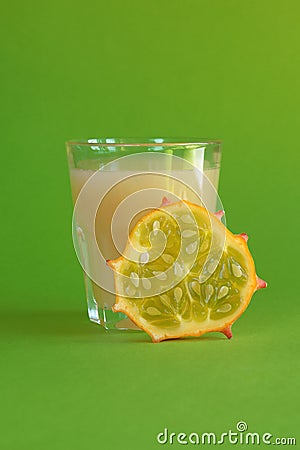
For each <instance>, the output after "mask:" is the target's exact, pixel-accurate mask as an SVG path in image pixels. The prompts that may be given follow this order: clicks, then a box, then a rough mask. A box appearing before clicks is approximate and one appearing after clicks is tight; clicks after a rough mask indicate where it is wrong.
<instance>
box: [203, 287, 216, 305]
mask: <svg viewBox="0 0 300 450" xmlns="http://www.w3.org/2000/svg"><path fill="white" fill-rule="evenodd" d="M213 293H214V288H213V287H212V285H211V284H208V285H207V286H206V288H205V295H206V297H205V302H206V303H207V302H208V301H209V299H210V298H211V296H212V295H213Z"/></svg>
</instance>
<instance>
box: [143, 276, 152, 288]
mask: <svg viewBox="0 0 300 450" xmlns="http://www.w3.org/2000/svg"><path fill="white" fill-rule="evenodd" d="M142 285H143V288H144V289H151V281H150V280H148V278H142Z"/></svg>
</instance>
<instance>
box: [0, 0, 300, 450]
mask: <svg viewBox="0 0 300 450" xmlns="http://www.w3.org/2000/svg"><path fill="white" fill-rule="evenodd" d="M299 19H300V6H299V2H298V1H296V0H295V1H291V0H285V1H282V0H272V1H271V0H270V1H264V0H252V1H250V0H249V1H241V0H185V1H184V2H183V1H181V0H169V1H167V0H152V1H146V0H128V1H121V0H110V1H107V2H105V1H92V0H86V1H85V2H79V1H74V0H72V1H66V0H60V1H57V0H53V1H51V2H38V1H32V0H30V1H27V2H21V1H11V2H6V4H5V5H3V6H2V14H1V19H0V20H1V26H0V33H1V54H2V57H1V61H2V68H1V88H2V89H1V90H2V94H1V169H2V170H1V173H2V174H1V184H2V188H1V228H2V229H1V275H2V276H1V278H2V281H1V324H0V326H1V328H0V333H1V339H0V346H1V360H2V369H1V384H2V388H1V403H0V414H1V418H0V448H1V449H5V450H22V449H25V450H27V449H30V450H35V449H38V450H48V449H49V450H50V449H51V450H53V449H55V450H89V449H116V448H124V449H141V448H145V449H146V448H147V449H156V448H160V446H159V445H158V444H157V443H156V434H157V433H159V432H160V431H162V430H163V428H164V427H168V429H169V430H170V431H174V432H176V433H178V432H180V431H183V432H192V431H195V432H198V433H200V432H204V431H213V432H216V433H221V432H226V431H227V430H228V429H230V428H231V429H233V430H234V429H235V425H236V423H237V421H239V420H244V421H246V422H247V423H248V427H249V430H250V431H257V432H270V433H272V434H273V435H274V436H279V437H280V436H295V437H297V433H298V430H299V427H298V424H299V412H298V411H299V369H300V366H299V287H298V281H299V278H298V271H299V264H298V253H299V236H298V233H299V231H298V230H299V188H298V184H299V181H298V177H299V175H298V171H299V169H298V168H299V163H300V158H299V128H300V114H299V104H300V93H299V79H300V60H299V55H300V45H299V39H300V36H299V35H300V33H299ZM161 135H163V136H175V137H176V136H200V137H212V138H220V139H222V140H223V141H224V146H223V161H222V171H221V182H220V194H221V197H222V200H223V203H224V205H225V209H226V212H227V224H228V226H229V228H230V229H231V230H232V231H233V232H242V231H246V232H248V233H249V235H250V242H249V245H250V248H251V251H252V252H253V254H254V258H255V261H256V264H257V271H258V273H259V274H260V275H261V276H262V277H263V278H264V279H266V280H267V281H268V282H269V287H268V289H267V290H265V291H260V292H258V293H257V294H255V297H254V298H253V301H252V303H251V305H250V307H249V309H248V310H247V312H246V313H245V314H244V315H243V317H241V318H240V320H239V321H238V322H237V323H236V324H235V325H234V327H233V333H234V337H233V339H232V340H231V341H228V340H226V339H225V338H224V337H223V336H222V335H218V334H214V335H211V336H207V337H203V338H200V339H190V340H182V341H170V342H164V343H161V344H157V345H153V344H151V343H150V339H149V338H148V337H147V336H146V335H145V334H141V333H134V334H130V333H126V332H124V333H121V332H116V333H105V332H104V331H103V330H102V329H100V327H97V326H96V325H93V324H91V323H89V321H88V319H87V315H86V306H85V300H84V288H83V280H82V275H81V269H80V267H79V263H78V262H77V260H76V257H75V253H74V250H73V247H72V240H71V214H72V205H71V193H70V187H69V179H68V172H67V161H66V156H65V149H64V141H66V140H67V139H70V138H77V137H79V138H81V137H95V136H123V137H126V136H161ZM297 340H298V342H297ZM298 437H299V436H298ZM299 439H300V437H299ZM173 447H174V448H176V447H178V448H181V446H179V445H177V446H176V445H174V446H173ZM223 447H224V446H223ZM228 447H229V446H227V447H226V448H228ZM237 447H238V446H236V448H237ZM193 448H194V447H193ZM224 448H225V447H224Z"/></svg>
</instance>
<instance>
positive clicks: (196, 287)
mask: <svg viewBox="0 0 300 450" xmlns="http://www.w3.org/2000/svg"><path fill="white" fill-rule="evenodd" d="M191 287H192V289H193V291H194V292H195V293H196V294H197V295H200V285H199V283H198V282H197V281H192V283H191Z"/></svg>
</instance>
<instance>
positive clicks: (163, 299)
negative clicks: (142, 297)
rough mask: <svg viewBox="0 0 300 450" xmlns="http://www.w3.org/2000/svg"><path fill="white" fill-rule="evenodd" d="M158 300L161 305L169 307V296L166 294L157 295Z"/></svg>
mask: <svg viewBox="0 0 300 450" xmlns="http://www.w3.org/2000/svg"><path fill="white" fill-rule="evenodd" d="M159 298H160V301H161V302H162V304H163V305H165V306H166V307H167V308H169V307H170V303H171V302H170V298H169V297H168V296H167V294H162V295H160V296H159Z"/></svg>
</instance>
